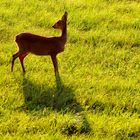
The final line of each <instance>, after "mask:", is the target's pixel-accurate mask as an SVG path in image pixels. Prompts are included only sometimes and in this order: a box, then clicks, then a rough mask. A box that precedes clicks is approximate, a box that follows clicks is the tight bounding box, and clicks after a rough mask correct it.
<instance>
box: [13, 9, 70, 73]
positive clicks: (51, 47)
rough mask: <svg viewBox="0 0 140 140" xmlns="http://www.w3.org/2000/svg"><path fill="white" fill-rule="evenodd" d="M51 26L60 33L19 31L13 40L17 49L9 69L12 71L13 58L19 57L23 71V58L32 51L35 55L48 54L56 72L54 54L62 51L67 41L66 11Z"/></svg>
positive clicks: (56, 65)
mask: <svg viewBox="0 0 140 140" xmlns="http://www.w3.org/2000/svg"><path fill="white" fill-rule="evenodd" d="M52 27H53V28H56V29H61V30H62V35H61V36H60V37H43V36H39V35H35V34H31V33H20V34H18V35H17V36H16V40H15V41H16V43H17V45H18V47H19V50H18V52H17V53H15V54H14V55H13V59H12V67H11V71H13V66H14V61H15V59H16V58H18V57H19V59H20V63H21V66H22V69H23V72H24V73H25V68H24V64H23V60H24V58H25V57H26V56H27V55H28V54H29V53H33V54H36V55H50V56H51V59H52V62H53V65H54V71H55V75H56V74H57V73H58V64H57V58H56V56H57V54H58V53H60V52H63V51H64V46H65V43H66V41H67V12H65V13H64V15H63V16H62V19H61V20H59V21H58V22H56V23H55V24H54V25H53V26H52Z"/></svg>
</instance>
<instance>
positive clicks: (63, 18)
mask: <svg viewBox="0 0 140 140" xmlns="http://www.w3.org/2000/svg"><path fill="white" fill-rule="evenodd" d="M67 16H68V13H67V12H65V13H64V15H63V16H62V20H67Z"/></svg>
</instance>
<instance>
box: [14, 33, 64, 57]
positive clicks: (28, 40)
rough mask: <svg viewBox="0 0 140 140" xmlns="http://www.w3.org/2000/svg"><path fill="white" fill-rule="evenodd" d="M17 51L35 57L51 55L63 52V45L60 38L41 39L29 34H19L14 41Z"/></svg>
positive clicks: (41, 37)
mask: <svg viewBox="0 0 140 140" xmlns="http://www.w3.org/2000/svg"><path fill="white" fill-rule="evenodd" d="M15 41H16V42H17V44H18V46H19V49H21V50H22V51H26V52H31V53H34V54H37V55H51V54H53V53H56V54H57V53H59V52H62V51H63V50H64V43H63V41H61V38H60V37H49V38H47V37H43V36H39V35H35V34H31V33H21V34H19V35H17V36H16V40H15Z"/></svg>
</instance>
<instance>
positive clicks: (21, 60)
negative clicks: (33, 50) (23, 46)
mask: <svg viewBox="0 0 140 140" xmlns="http://www.w3.org/2000/svg"><path fill="white" fill-rule="evenodd" d="M27 55H28V53H27V52H26V53H23V54H22V55H20V56H19V60H20V63H21V66H22V70H23V73H25V68H24V64H23V60H24V58H25V57H26V56H27Z"/></svg>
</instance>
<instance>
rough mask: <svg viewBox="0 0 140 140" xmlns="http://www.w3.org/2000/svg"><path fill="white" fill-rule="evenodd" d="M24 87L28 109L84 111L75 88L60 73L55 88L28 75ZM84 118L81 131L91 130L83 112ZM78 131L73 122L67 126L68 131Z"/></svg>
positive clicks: (69, 132) (74, 112)
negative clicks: (31, 78)
mask: <svg viewBox="0 0 140 140" xmlns="http://www.w3.org/2000/svg"><path fill="white" fill-rule="evenodd" d="M22 87H23V94H24V98H25V109H26V110H28V111H31V112H32V111H38V110H42V109H44V108H46V107H47V108H50V109H52V110H55V111H57V112H60V113H66V112H71V113H73V114H76V113H80V112H84V109H83V108H82V107H81V106H80V104H79V103H78V102H77V100H76V98H75V95H74V90H73V88H72V87H68V86H65V85H64V84H63V83H62V80H61V78H60V76H59V75H58V76H56V86H55V87H53V88H48V87H47V85H42V86H39V85H36V84H34V83H32V82H31V81H30V80H28V79H27V78H26V77H23V83H22ZM82 118H83V125H82V128H81V130H80V133H81V132H89V130H90V126H89V123H88V121H87V119H86V115H85V114H84V115H83V114H82ZM64 130H65V129H64ZM76 131H78V130H77V129H76V128H75V127H74V125H73V124H71V125H69V124H68V125H67V126H66V133H68V134H73V133H75V132H76ZM64 133H65V132H64Z"/></svg>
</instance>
